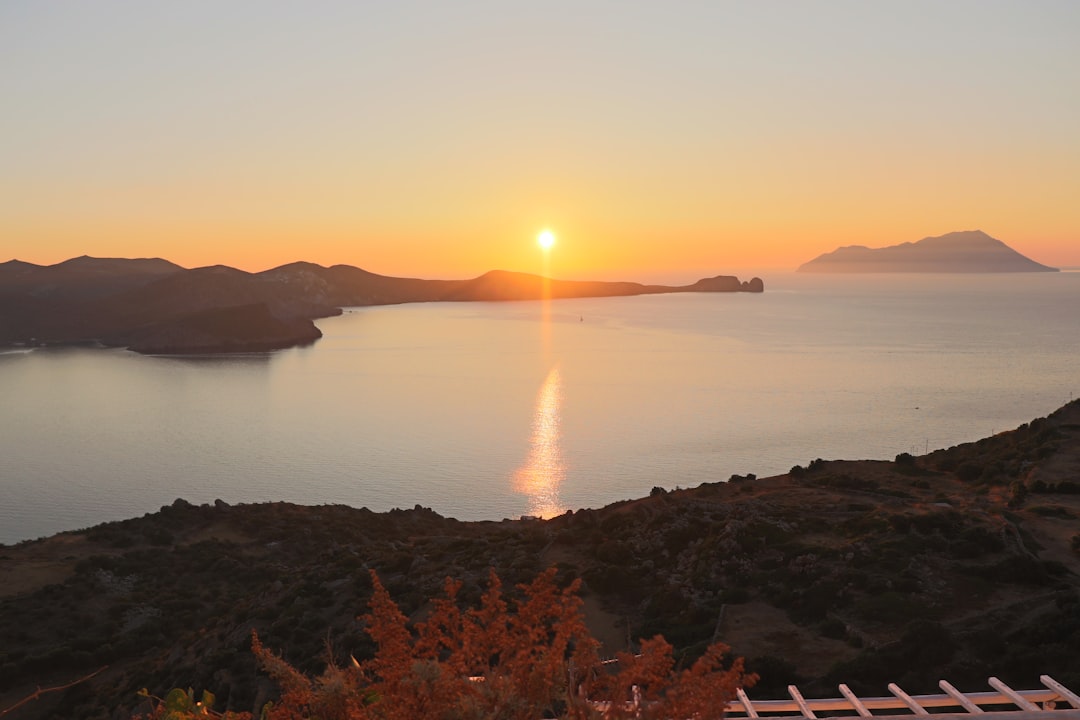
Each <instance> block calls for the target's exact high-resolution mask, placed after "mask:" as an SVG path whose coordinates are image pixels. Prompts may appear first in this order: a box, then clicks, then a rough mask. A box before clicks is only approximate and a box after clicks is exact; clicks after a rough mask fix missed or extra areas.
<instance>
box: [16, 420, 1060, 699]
mask: <svg viewBox="0 0 1080 720" xmlns="http://www.w3.org/2000/svg"><path fill="white" fill-rule="evenodd" d="M297 480H298V481H302V478H298V479H297ZM1078 550H1080V401H1078V402H1073V403H1070V404H1069V405H1067V406H1065V407H1063V408H1062V409H1060V410H1058V411H1057V412H1055V413H1053V414H1052V415H1050V416H1049V417H1047V418H1042V419H1038V420H1035V421H1032V422H1031V423H1029V424H1025V425H1023V426H1021V427H1019V428H1017V429H1016V430H1013V431H1010V432H1005V433H1000V434H998V435H995V436H994V437H991V438H986V439H984V440H980V441H978V442H975V443H969V444H965V445H960V446H956V447H953V448H949V449H947V450H938V451H936V452H933V453H930V454H928V455H925V456H922V457H911V456H910V455H906V454H904V455H900V456H898V457H897V458H896V460H895V461H822V460H814V461H812V462H809V463H808V464H807V465H806V466H799V467H795V468H792V471H791V472H790V473H789V474H786V475H781V476H777V477H772V478H765V479H757V478H754V477H753V476H746V477H738V476H736V477H732V478H731V479H730V481H728V482H718V483H706V484H703V485H701V486H699V487H696V488H692V489H681V490H680V489H675V490H664V489H661V488H655V489H654V490H653V492H652V493H651V494H650V496H649V497H647V498H641V499H637V500H630V501H625V502H620V503H615V504H613V505H610V506H608V507H605V508H601V509H595V510H580V511H577V512H573V513H569V512H568V513H566V514H565V515H562V516H560V517H557V518H554V519H551V520H547V521H541V520H529V519H522V520H505V521H502V522H459V521H457V520H453V519H451V518H445V517H441V516H440V515H438V514H436V513H435V512H433V511H431V510H429V509H425V508H421V507H416V508H413V509H411V510H393V511H391V512H387V513H374V512H370V511H368V510H366V509H354V508H350V507H344V506H318V507H304V506H297V505H289V504H284V503H269V504H257V505H237V506H229V505H226V504H225V503H221V502H218V503H216V504H214V505H202V506H194V505H191V504H189V503H186V502H184V501H183V500H177V501H176V502H175V503H173V504H172V505H169V506H166V507H163V508H162V509H161V510H160V511H159V512H156V513H153V514H149V515H146V516H144V517H141V518H136V519H132V520H127V521H123V522H114V523H108V524H104V525H100V526H97V527H95V528H91V529H88V530H83V531H79V532H71V533H61V534H59V535H56V536H53V537H51V538H47V539H43V540H38V541H34V542H25V543H20V544H19V545H16V546H9V547H3V546H0V708H4V707H7V706H8V705H9V704H11V703H12V702H14V701H15V700H17V699H19V698H22V697H25V696H26V695H27V694H28V693H30V692H31V691H33V689H34V688H35V686H37V685H41V686H43V687H45V686H51V685H62V684H64V683H67V682H70V681H71V680H72V679H74V678H78V677H81V676H82V675H85V674H87V673H89V672H90V671H92V670H95V669H97V668H99V667H101V666H103V665H108V669H107V670H105V671H104V672H103V673H101V674H100V675H98V676H97V677H95V678H94V679H93V680H91V681H89V682H87V683H85V684H82V685H78V686H76V687H73V688H71V689H69V690H66V691H64V692H63V693H56V694H52V695H47V696H44V697H43V698H42V699H41V700H38V701H35V702H34V703H31V704H30V705H27V706H26V707H25V708H24V709H21V710H20V712H21V713H22V714H14V715H12V716H11V717H15V718H49V717H57V718H59V717H64V718H69V717H110V716H113V715H112V713H114V712H116V711H117V710H118V709H120V710H130V709H131V708H133V707H135V706H136V704H137V698H136V695H135V693H136V691H137V690H138V689H139V688H141V687H147V688H149V690H150V691H151V692H152V693H155V694H158V695H162V694H163V693H164V692H165V691H167V690H168V689H169V688H171V687H188V686H193V687H195V688H196V689H202V688H207V689H210V690H212V691H214V692H216V693H217V696H218V699H219V707H218V709H219V710H220V709H224V708H226V707H228V708H232V709H237V710H252V709H253V708H255V707H260V706H261V704H262V702H263V701H264V700H265V699H266V698H267V697H268V694H272V693H273V692H274V690H273V686H272V685H271V684H270V683H269V682H268V681H267V679H266V678H265V677H264V676H263V675H261V674H260V673H259V672H258V671H257V670H256V668H255V663H254V660H253V657H252V654H251V652H250V631H251V630H252V629H253V628H254V629H257V630H258V632H259V635H260V636H261V637H262V638H263V641H264V642H265V644H266V645H267V646H268V647H270V648H274V649H277V650H280V651H281V652H282V653H283V654H284V656H285V658H286V659H287V660H289V661H290V662H291V663H293V664H295V665H298V666H300V667H301V668H303V669H305V670H307V671H317V670H319V669H320V668H321V666H322V664H323V663H324V662H325V659H326V648H327V647H329V648H330V652H331V653H332V656H333V658H334V659H335V660H336V661H337V662H339V663H348V662H349V656H350V654H351V655H353V656H355V657H357V658H362V657H365V656H367V655H368V654H369V653H370V652H371V650H372V645H371V643H370V640H369V639H368V638H367V637H366V635H365V634H364V632H363V628H362V627H361V625H360V623H359V622H358V621H357V620H356V616H357V615H358V614H359V613H362V612H363V611H364V610H365V608H366V603H367V601H368V598H369V596H370V592H371V583H370V579H369V577H368V574H367V570H368V569H375V570H376V571H377V572H378V574H379V576H380V577H381V578H382V580H383V582H384V584H385V585H386V586H387V587H388V589H389V590H390V592H391V594H392V596H393V597H394V599H395V600H396V601H398V603H399V604H400V605H401V606H402V608H403V610H404V611H405V612H406V613H409V614H411V615H412V616H413V617H419V616H422V614H423V613H424V611H425V607H426V600H427V598H430V597H433V596H435V595H437V594H438V593H439V591H440V589H441V587H442V583H443V578H444V577H446V576H448V575H449V576H453V577H456V578H460V579H462V580H463V581H464V585H463V588H462V590H461V595H460V596H461V598H462V600H464V601H469V602H473V601H475V600H476V599H477V598H478V597H479V594H480V592H481V588H482V587H483V585H484V581H485V578H486V573H487V572H488V568H492V567H493V568H495V569H496V570H497V571H498V573H499V574H500V575H501V576H502V578H503V579H504V581H505V582H506V584H507V586H511V585H512V584H513V583H517V582H523V581H527V580H531V579H532V578H533V577H535V576H536V574H537V573H539V572H540V571H542V570H543V569H544V568H546V567H549V566H551V565H555V566H556V567H557V568H558V569H559V576H560V578H562V580H564V581H568V580H569V579H570V578H573V577H580V578H582V579H583V580H584V583H585V602H586V618H587V621H588V622H589V623H590V625H591V629H592V631H593V633H594V634H595V635H597V636H598V637H600V638H601V639H602V640H604V642H605V644H606V650H607V652H609V653H610V652H613V651H615V650H620V649H623V648H625V647H626V646H627V645H628V644H629V645H630V646H631V647H633V642H632V641H636V639H637V638H641V637H651V636H652V635H653V634H655V633H662V634H663V635H664V636H665V637H666V638H667V639H668V640H670V641H671V642H672V643H674V644H675V646H676V648H677V649H678V651H679V653H680V655H681V656H682V657H684V658H689V657H692V656H694V655H695V654H696V653H699V652H701V651H702V649H703V648H704V647H705V646H706V645H707V644H708V643H709V642H711V641H712V640H713V639H722V640H724V641H725V642H727V643H729V644H730V645H731V646H732V648H733V651H734V652H735V653H736V654H739V655H742V656H745V657H746V658H747V659H748V665H749V668H750V669H751V670H753V671H756V672H758V673H760V674H761V676H762V680H761V683H760V685H759V686H758V687H757V688H756V689H755V690H753V691H752V692H751V696H756V697H770V696H772V697H779V696H782V695H783V693H784V688H785V686H786V685H787V684H788V683H789V682H798V683H799V685H800V687H801V688H802V689H803V690H804V691H805V692H808V693H815V694H822V695H826V694H835V686H836V683H838V682H846V683H848V684H849V685H850V686H851V687H852V689H854V690H855V691H856V692H857V693H860V694H870V695H884V694H887V693H886V691H885V685H886V684H887V683H889V682H897V683H899V684H900V685H901V686H902V687H904V688H905V690H908V691H911V692H932V691H937V685H936V683H937V680H938V679H941V678H947V679H949V680H950V681H952V682H953V683H954V684H956V685H958V686H959V687H960V688H961V689H962V690H971V689H985V687H984V685H985V679H986V678H987V677H988V676H991V675H996V676H998V677H1000V678H1001V679H1003V680H1005V681H1006V682H1008V683H1009V684H1012V685H1013V686H1014V687H1016V686H1035V685H1036V684H1037V679H1038V676H1039V675H1040V674H1041V673H1048V674H1050V675H1052V676H1054V677H1055V678H1057V679H1058V680H1060V681H1062V682H1064V683H1065V684H1066V685H1067V686H1070V687H1076V686H1077V685H1080V655H1078V654H1077V653H1076V648H1077V647H1080V556H1078V554H1077V553H1078Z"/></svg>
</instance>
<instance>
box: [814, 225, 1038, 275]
mask: <svg viewBox="0 0 1080 720" xmlns="http://www.w3.org/2000/svg"><path fill="white" fill-rule="evenodd" d="M1057 271H1058V269H1057V268H1053V267H1049V266H1048V265H1042V264H1040V263H1037V262H1035V261H1034V260H1031V259H1030V258H1027V257H1025V256H1023V255H1021V254H1020V253H1018V252H1016V251H1015V250H1013V249H1012V248H1011V247H1009V246H1008V245H1006V244H1005V243H1003V242H1001V241H1000V240H997V239H995V238H992V237H990V236H989V235H987V234H986V233H984V232H983V231H982V230H968V231H964V232H952V233H948V234H946V235H941V236H939V237H928V238H923V239H922V240H919V241H918V242H913V243H911V242H907V243H902V244H900V245H891V246H889V247H883V248H869V247H865V246H863V245H850V246H847V247H842V248H838V249H836V250H834V251H832V252H829V253H825V254H824V255H819V256H818V257H816V258H814V259H813V260H811V261H809V262H807V263H804V264H803V265H800V266H799V268H798V272H802V273H1015V272H1057Z"/></svg>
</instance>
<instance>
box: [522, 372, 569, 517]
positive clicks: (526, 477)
mask: <svg viewBox="0 0 1080 720" xmlns="http://www.w3.org/2000/svg"><path fill="white" fill-rule="evenodd" d="M561 413H562V380H561V378H560V377H559V368H558V366H555V367H552V368H551V371H550V372H548V375H547V378H546V379H545V380H544V384H543V385H541V386H540V392H538V393H537V395H536V409H535V411H534V412H533V423H532V437H530V439H529V444H530V449H529V457H528V458H527V459H526V460H525V464H524V465H522V466H521V467H520V468H518V469H517V471H515V472H514V489H515V490H516V491H518V492H520V493H523V494H525V495H528V496H529V512H528V514H529V515H536V516H539V517H542V518H545V519H546V518H551V517H555V516H556V515H561V514H562V513H564V512H566V508H565V507H564V506H563V504H562V500H561V499H560V498H559V486H560V485H562V481H563V478H564V477H565V476H566V468H565V467H564V466H563V461H562V452H561V451H560V449H559V425H560V423H561V419H562V417H561Z"/></svg>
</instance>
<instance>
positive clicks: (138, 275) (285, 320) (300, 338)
mask: <svg viewBox="0 0 1080 720" xmlns="http://www.w3.org/2000/svg"><path fill="white" fill-rule="evenodd" d="M763 290H764V283H763V282H762V281H761V279H760V278H753V279H752V280H749V281H746V282H740V281H739V279H738V278H736V277H734V276H728V275H718V276H716V277H712V278H704V279H702V280H698V281H697V282H696V283H693V284H692V285H685V286H679V287H671V286H666V285H642V284H640V283H634V282H599V281H570V280H548V279H545V278H542V277H539V276H537V275H529V274H525V273H512V272H505V271H492V272H489V273H486V274H484V275H481V276H480V277H477V278H473V279H471V280H421V279H415V278H397V277H387V276H384V275H376V274H374V273H370V272H367V271H366V270H361V269H360V268H356V267H352V266H349V265H334V266H333V267H329V268H326V267H322V266H320V265H314V264H312V263H304V262H298V263H292V264H290V265H283V266H281V267H278V268H274V269H272V270H266V271H264V272H260V273H248V272H244V271H242V270H237V269H234V268H230V267H226V266H223V265H215V266H210V267H203V268H196V269H192V270H188V269H185V268H182V267H180V266H179V265H175V264H173V263H171V262H168V261H166V260H161V259H157V258H154V259H120V258H92V257H86V256H83V257H78V258H73V259H71V260H67V261H65V262H62V263H58V264H56V265H49V266H41V265H34V264H31V263H25V262H21V261H19V260H11V261H9V262H6V263H3V264H0V345H51V344H73V343H85V344H100V345H105V346H111V347H128V348H130V349H132V350H134V351H136V352H141V353H217V352H253V351H264V350H275V349H280V348H286V347H293V346H296V345H303V344H308V343H311V342H314V341H315V340H317V339H318V338H320V337H322V333H321V332H320V331H319V329H318V328H317V327H316V326H315V324H314V323H313V322H312V320H313V319H315V318H320V317H328V316H331V315H337V314H340V312H341V308H343V307H350V306H361V305H388V304H399V303H413V302H439V301H458V302H461V301H505V300H536V299H540V298H544V297H551V298H555V299H558V298H585V297H616V296H629V295H646V294H656V293H676V292H763Z"/></svg>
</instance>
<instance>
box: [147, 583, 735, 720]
mask: <svg viewBox="0 0 1080 720" xmlns="http://www.w3.org/2000/svg"><path fill="white" fill-rule="evenodd" d="M490 578H491V579H490V584H489V586H488V590H487V592H485V593H484V595H483V597H482V599H481V600H480V603H479V605H478V606H476V607H470V608H466V609H462V608H460V607H459V605H458V602H457V594H458V591H459V589H460V588H461V583H460V582H455V581H453V580H449V579H448V580H447V582H446V595H445V597H443V598H441V599H438V600H435V601H433V603H432V605H433V608H432V612H431V614H430V615H429V616H428V618H427V619H426V620H425V621H423V622H420V623H417V624H416V625H415V626H414V627H413V628H410V627H409V624H408V621H407V619H406V617H405V616H404V615H403V614H402V613H401V611H400V610H399V609H398V606H397V605H396V604H394V602H393V601H392V600H391V599H390V595H389V593H388V592H387V591H386V589H385V588H384V587H383V586H382V584H381V583H380V582H379V579H378V577H376V576H375V575H374V574H372V582H373V584H374V588H375V591H374V594H373V596H372V599H371V612H370V613H369V614H367V615H366V616H364V618H363V619H364V621H365V622H366V623H367V632H368V634H369V635H370V636H371V637H372V639H373V640H374V641H375V643H376V645H377V647H378V649H377V652H376V654H375V657H374V658H373V659H371V660H368V661H365V662H362V663H360V662H356V661H355V660H354V661H353V666H352V667H347V668H338V667H335V666H333V665H331V666H330V667H328V668H327V669H326V671H325V672H324V673H323V674H322V675H321V676H319V677H318V678H309V677H307V676H306V675H304V674H302V673H300V672H299V671H297V670H296V669H295V668H293V667H292V666H291V665H289V664H288V663H286V662H285V661H284V660H283V659H281V658H280V657H279V656H277V655H275V654H274V653H272V652H270V651H269V650H267V649H266V648H265V647H264V646H263V645H262V643H261V642H260V641H259V638H258V636H257V635H254V634H253V638H252V646H253V650H254V652H255V656H256V657H257V659H258V660H259V663H260V664H261V666H262V667H263V669H265V670H266V671H267V672H268V673H269V674H270V676H271V677H272V678H273V679H274V680H275V681H276V682H277V684H278V685H279V687H280V688H281V699H280V701H279V702H278V703H276V704H274V705H272V706H269V707H267V708H266V709H265V710H264V711H263V717H265V718H266V719H267V720H292V719H293V718H306V717H318V718H322V719H323V720H368V719H374V718H380V719H385V720H405V719H406V718H409V719H411V718H484V717H499V718H506V719H507V720H535V718H540V717H562V718H572V719H574V720H585V719H586V718H590V717H595V716H596V715H597V712H596V706H595V705H593V704H592V703H591V702H590V701H604V702H610V705H609V707H608V709H607V711H606V712H605V713H604V717H605V718H613V719H618V718H668V717H680V718H683V717H685V718H689V717H694V718H700V719H701V720H705V719H706V718H720V717H722V716H723V711H724V708H725V706H726V704H727V702H728V701H729V700H731V699H732V698H733V697H734V696H735V690H736V689H737V688H739V687H744V686H748V685H750V684H752V683H753V682H754V680H755V679H756V678H755V676H753V675H747V674H746V673H744V672H743V663H742V660H741V659H737V660H735V661H734V662H733V663H731V664H730V667H729V668H727V669H725V667H724V665H725V663H724V661H723V653H724V652H725V651H726V650H727V648H725V647H724V646H723V645H719V644H715V645H712V646H710V647H709V648H708V649H707V650H705V652H704V654H703V655H702V656H701V657H700V658H699V659H698V660H697V661H696V662H694V663H693V665H692V666H691V667H690V668H689V669H685V670H677V669H676V668H675V660H674V657H673V652H672V651H673V648H672V646H671V645H670V644H668V643H667V642H666V641H665V640H664V639H663V638H662V637H660V636H657V637H655V638H653V639H651V640H644V641H642V643H641V650H640V653H639V654H637V655H631V654H620V655H619V656H618V666H619V671H618V672H617V673H616V674H614V675H609V674H607V673H605V672H602V671H600V664H599V662H600V661H599V657H598V656H597V654H596V650H597V647H598V646H599V643H598V642H597V641H596V640H595V639H593V638H592V637H591V636H590V635H589V633H588V631H587V630H586V628H585V622H584V617H583V614H582V609H581V608H582V603H581V600H580V599H579V598H578V597H577V594H576V592H577V586H578V583H577V582H574V583H571V585H570V586H569V587H568V588H566V589H565V590H560V589H559V588H557V587H556V585H555V582H554V578H555V571H554V569H550V570H548V571H547V572H545V573H543V574H541V575H540V576H539V577H537V578H536V579H535V580H534V581H533V582H532V583H530V584H529V585H527V586H519V590H521V591H522V592H523V597H522V599H520V600H518V601H517V602H516V603H515V606H516V607H515V609H516V612H514V613H511V612H509V604H508V603H507V601H506V600H505V599H504V598H503V595H502V592H501V584H500V583H499V580H498V578H497V577H495V575H494V573H492V574H491V576H490ZM208 699H209V701H210V703H212V702H213V697H212V696H209V697H208ZM170 702H171V706H170V705H169V703H170ZM207 714H208V713H207V712H206V708H205V707H204V706H200V705H199V704H198V703H195V701H194V695H193V694H192V693H191V692H190V691H188V692H184V691H182V690H174V691H173V692H171V693H169V695H168V697H167V698H166V699H165V700H163V701H160V702H159V705H158V708H157V709H156V710H155V712H154V715H153V716H152V717H154V718H162V719H164V718H169V719H170V720H174V719H175V720H189V719H191V718H196V717H205V716H206V715H207ZM231 717H233V718H236V720H240V718H242V717H244V718H249V717H250V716H249V715H247V714H246V713H245V714H243V715H232V716H231Z"/></svg>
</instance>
